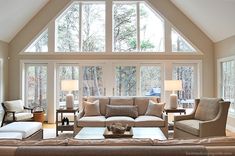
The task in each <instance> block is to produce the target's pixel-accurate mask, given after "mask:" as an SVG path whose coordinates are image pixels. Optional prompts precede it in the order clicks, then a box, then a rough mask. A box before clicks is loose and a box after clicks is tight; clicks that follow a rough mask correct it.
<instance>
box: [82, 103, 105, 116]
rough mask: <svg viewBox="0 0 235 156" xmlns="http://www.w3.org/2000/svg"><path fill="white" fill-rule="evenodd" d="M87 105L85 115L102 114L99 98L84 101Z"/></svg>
mask: <svg viewBox="0 0 235 156" xmlns="http://www.w3.org/2000/svg"><path fill="white" fill-rule="evenodd" d="M83 103H84V106H85V115H84V116H101V114H100V107H99V100H96V101H94V102H87V101H84V102H83Z"/></svg>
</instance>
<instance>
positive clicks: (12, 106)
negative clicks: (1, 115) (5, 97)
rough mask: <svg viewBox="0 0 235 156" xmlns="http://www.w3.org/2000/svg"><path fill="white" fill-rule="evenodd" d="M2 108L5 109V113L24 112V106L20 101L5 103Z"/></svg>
mask: <svg viewBox="0 0 235 156" xmlns="http://www.w3.org/2000/svg"><path fill="white" fill-rule="evenodd" d="M4 106H5V107H6V110H7V111H12V112H16V113H18V112H23V111H24V104H23V102H22V100H12V101H5V102H4Z"/></svg>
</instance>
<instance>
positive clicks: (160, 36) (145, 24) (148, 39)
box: [140, 3, 164, 52]
mask: <svg viewBox="0 0 235 156" xmlns="http://www.w3.org/2000/svg"><path fill="white" fill-rule="evenodd" d="M140 51H142V52H163V51H164V21H163V20H162V19H161V18H160V17H159V16H158V15H157V14H156V13H155V12H154V11H153V10H152V9H150V7H149V6H148V5H146V4H145V3H140Z"/></svg>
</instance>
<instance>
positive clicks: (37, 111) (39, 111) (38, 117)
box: [33, 106, 45, 123]
mask: <svg viewBox="0 0 235 156" xmlns="http://www.w3.org/2000/svg"><path fill="white" fill-rule="evenodd" d="M33 119H34V121H38V122H41V123H43V122H44V121H45V118H44V109H43V107H41V106H36V107H34V108H33Z"/></svg>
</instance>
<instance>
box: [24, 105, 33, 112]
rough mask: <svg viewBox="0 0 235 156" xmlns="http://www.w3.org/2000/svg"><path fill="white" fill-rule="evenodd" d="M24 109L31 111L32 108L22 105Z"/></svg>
mask: <svg viewBox="0 0 235 156" xmlns="http://www.w3.org/2000/svg"><path fill="white" fill-rule="evenodd" d="M24 109H26V110H30V112H31V113H33V108H29V107H25V106H24Z"/></svg>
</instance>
